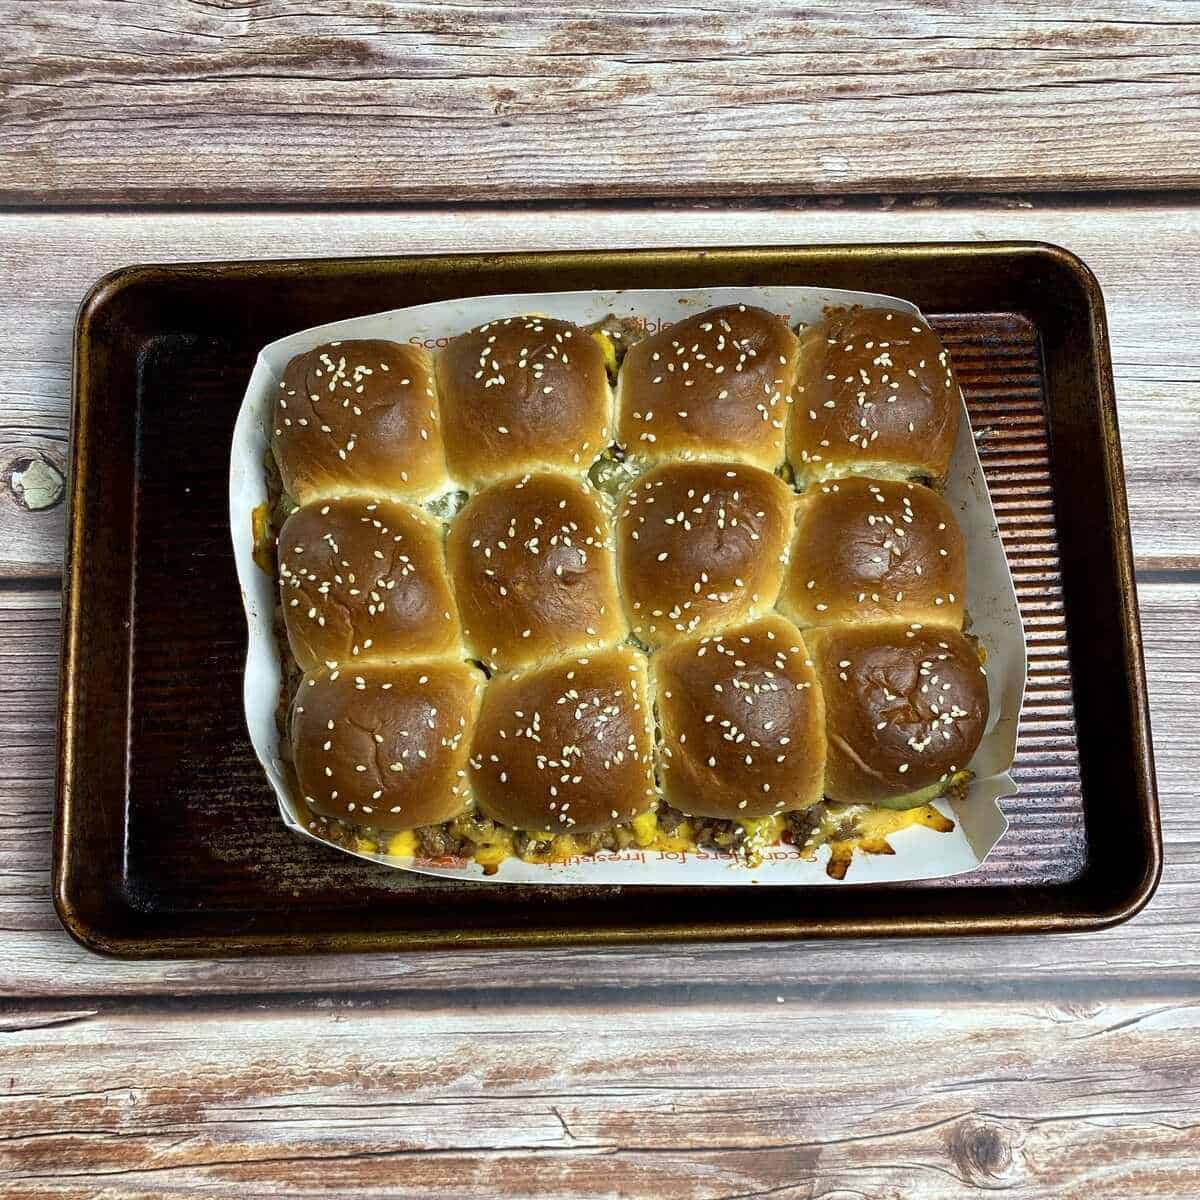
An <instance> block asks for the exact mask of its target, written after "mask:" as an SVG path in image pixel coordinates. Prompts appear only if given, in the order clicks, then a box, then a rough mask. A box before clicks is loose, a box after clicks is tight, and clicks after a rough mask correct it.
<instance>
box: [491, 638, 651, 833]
mask: <svg viewBox="0 0 1200 1200" xmlns="http://www.w3.org/2000/svg"><path fill="white" fill-rule="evenodd" d="M652 747H653V735H652V733H651V712H650V702H649V700H648V698H647V685H646V660H645V657H644V656H643V655H641V654H639V653H638V652H637V651H635V650H632V649H630V648H629V647H628V646H618V647H615V648H614V649H611V650H605V651H601V652H600V653H599V654H594V655H589V656H584V657H581V658H570V659H558V660H556V661H555V662H553V663H550V664H548V665H546V666H543V667H540V668H538V669H536V670H533V671H529V672H526V673H523V674H519V675H504V676H498V677H497V678H495V679H493V680H492V681H491V682H490V683H489V684H488V689H487V694H486V696H485V697H484V701H483V707H482V709H481V711H480V713H479V721H478V723H477V725H476V727H475V739H474V742H473V744H472V748H471V785H472V787H473V789H474V792H475V798H476V800H477V802H478V803H479V806H480V807H481V808H482V809H483V811H484V812H485V813H487V815H488V816H490V817H492V818H493V819H495V820H497V821H502V822H504V824H506V825H510V826H512V827H513V828H515V829H526V830H532V831H541V832H552V833H572V832H574V833H591V832H594V831H595V830H598V829H605V828H607V827H609V826H610V825H613V824H614V823H616V822H620V821H628V820H630V819H632V818H633V817H635V816H637V814H638V813H640V812H643V811H644V810H645V809H647V808H648V807H649V806H650V803H651V801H652V800H653V799H654V795H655V791H654V775H653V770H652Z"/></svg>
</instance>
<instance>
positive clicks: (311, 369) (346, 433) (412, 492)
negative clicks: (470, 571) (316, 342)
mask: <svg viewBox="0 0 1200 1200" xmlns="http://www.w3.org/2000/svg"><path fill="white" fill-rule="evenodd" d="M271 445H272V448H273V450H274V453H275V460H276V462H277V463H278V464H279V474H280V476H281V477H282V480H283V488H284V491H285V492H287V494H288V495H289V496H291V497H292V498H293V499H294V500H296V501H297V503H299V504H306V503H308V502H309V501H311V500H317V499H320V498H321V497H322V496H329V495H345V494H346V493H347V492H355V491H359V492H369V493H372V494H378V493H391V494H393V495H404V496H415V497H422V496H428V495H432V494H433V493H435V492H439V491H444V490H445V489H446V488H447V487H449V482H450V481H449V478H448V476H447V475H446V462H445V456H444V454H443V452H442V434H441V424H440V421H439V419H438V407H437V401H436V399H435V397H434V391H433V359H432V358H431V357H430V355H429V352H428V351H427V350H424V349H422V348H421V347H420V346H408V345H401V344H399V343H396V342H382V341H372V340H368V341H346V342H327V343H326V344H325V345H323V346H318V347H316V349H315V350H309V351H307V352H306V353H304V354H297V355H296V357H295V358H293V359H292V361H291V362H290V363H288V365H287V367H286V369H285V370H284V373H283V380H282V381H281V383H280V385H279V390H278V392H277V393H276V397H275V414H274V425H273V426H272V439H271Z"/></svg>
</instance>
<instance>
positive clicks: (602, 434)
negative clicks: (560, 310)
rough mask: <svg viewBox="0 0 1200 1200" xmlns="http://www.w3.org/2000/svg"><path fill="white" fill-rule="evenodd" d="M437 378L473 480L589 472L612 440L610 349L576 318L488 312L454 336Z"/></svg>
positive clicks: (454, 456) (464, 468)
mask: <svg viewBox="0 0 1200 1200" xmlns="http://www.w3.org/2000/svg"><path fill="white" fill-rule="evenodd" d="M437 379H438V393H439V396H440V398H441V406H442V417H443V420H444V424H445V439H446V460H447V462H448V464H449V467H450V473H451V474H452V475H454V476H455V477H456V478H457V479H459V480H461V481H462V482H463V483H464V484H466V485H468V486H471V487H474V486H477V485H478V484H480V483H485V482H487V481H489V480H492V479H497V478H500V477H502V476H506V475H507V476H512V475H519V474H520V473H521V472H523V471H526V470H531V469H535V468H541V467H562V468H565V469H567V470H578V471H579V472H580V473H581V474H582V473H583V472H586V471H587V469H588V467H590V466H591V464H592V461H593V460H594V459H595V458H596V456H597V455H599V454H600V453H601V452H602V451H603V450H604V448H605V447H606V446H607V445H608V443H609V441H610V428H611V425H612V391H611V389H610V388H609V385H608V375H607V373H606V371H605V368H604V351H603V350H602V349H601V348H600V345H599V343H598V342H597V341H596V340H595V339H594V338H592V337H591V336H589V335H588V334H587V333H586V332H585V331H584V330H582V329H580V328H579V327H578V326H577V325H572V324H571V323H570V322H569V321H556V320H554V319H552V318H550V317H537V316H525V317H508V318H506V319H505V320H502V321H489V322H488V323H487V324H486V325H481V326H480V327H479V328H478V329H473V330H471V332H469V333H464V334H462V335H460V336H459V337H456V338H452V339H451V341H450V344H449V345H448V346H447V347H446V348H445V349H444V350H443V351H442V352H441V353H440V354H439V355H438V358H437Z"/></svg>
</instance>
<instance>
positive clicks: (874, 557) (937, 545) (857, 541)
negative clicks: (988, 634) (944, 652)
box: [779, 476, 967, 629]
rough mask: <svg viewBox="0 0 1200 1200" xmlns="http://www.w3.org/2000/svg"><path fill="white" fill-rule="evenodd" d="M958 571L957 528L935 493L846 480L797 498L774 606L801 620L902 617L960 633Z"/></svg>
mask: <svg viewBox="0 0 1200 1200" xmlns="http://www.w3.org/2000/svg"><path fill="white" fill-rule="evenodd" d="M966 576H967V556H966V546H965V544H964V542H963V535H962V531H961V530H960V529H959V527H958V522H957V521H956V520H955V519H954V514H953V513H952V512H951V511H950V506H949V505H948V504H947V503H946V501H945V500H943V499H942V498H941V496H939V495H938V494H937V493H936V492H933V491H931V490H930V489H929V488H927V487H922V486H921V485H920V484H917V483H908V482H900V481H896V480H884V479H863V478H859V477H854V476H851V477H847V478H845V479H839V480H830V481H829V482H827V483H818V484H813V485H812V486H811V487H810V488H809V489H808V490H807V491H806V492H805V493H804V494H803V495H802V496H801V497H800V502H799V504H798V506H797V515H796V534H795V540H794V541H793V544H792V552H791V559H790V562H789V564H788V568H787V574H786V577H785V580H784V585H783V592H782V594H781V595H780V597H779V609H780V611H781V612H783V613H785V614H786V615H787V616H788V617H790V618H791V619H792V620H793V621H795V622H796V624H797V625H801V626H804V625H832V624H835V623H838V622H842V621H845V622H849V623H855V622H863V621H881V620H904V621H917V622H920V623H922V624H926V625H934V624H937V625H953V626H954V627H955V628H956V629H960V628H962V622H963V595H964V592H965V591H966Z"/></svg>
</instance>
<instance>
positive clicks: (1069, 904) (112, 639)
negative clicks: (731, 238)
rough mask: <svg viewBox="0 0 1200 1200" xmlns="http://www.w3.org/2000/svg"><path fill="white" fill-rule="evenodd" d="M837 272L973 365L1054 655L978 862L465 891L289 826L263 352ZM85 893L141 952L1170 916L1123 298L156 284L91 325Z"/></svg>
mask: <svg viewBox="0 0 1200 1200" xmlns="http://www.w3.org/2000/svg"><path fill="white" fill-rule="evenodd" d="M718 284H730V285H736V284H741V285H761V284H813V285H821V286H826V287H834V288H855V289H861V290H866V291H878V292H887V293H892V294H894V295H897V296H904V297H906V298H908V299H910V300H912V301H914V302H915V303H916V304H918V305H919V306H920V307H921V308H922V310H923V311H924V312H925V313H927V314H928V315H929V317H930V319H931V320H932V322H933V324H934V326H935V327H936V328H937V330H938V332H939V333H940V334H941V335H942V337H943V338H944V339H945V341H946V344H947V345H948V347H949V348H950V351H951V354H952V357H953V360H954V363H955V365H956V367H957V369H958V373H959V377H960V379H961V381H962V384H963V389H964V392H965V394H966V397H967V403H968V407H969V410H970V414H971V422H972V425H973V427H974V429H975V432H976V435H977V437H978V439H979V446H980V452H981V457H982V461H983V466H984V471H985V473H986V475H987V480H988V484H989V486H990V488H991V492H992V497H993V499H994V501H995V506H996V512H997V515H998V520H999V524H1000V529H1001V532H1002V535H1003V538H1004V543H1005V547H1006V550H1007V552H1008V554H1009V557H1010V561H1011V563H1012V568H1013V574H1014V577H1015V580H1016V584H1017V592H1018V597H1019V600H1020V604H1021V611H1022V615H1023V618H1024V621H1025V627H1026V633H1027V637H1028V643H1029V658H1030V671H1029V689H1028V695H1027V698H1026V701H1025V708H1024V712H1023V715H1022V720H1021V727H1020V742H1019V747H1018V752H1017V760H1016V764H1015V767H1014V770H1013V774H1014V776H1015V778H1016V779H1017V781H1018V783H1019V786H1020V789H1021V790H1020V794H1019V795H1018V796H1016V797H1014V798H1012V799H1010V800H1007V801H1005V802H1004V807H1005V809H1006V811H1007V814H1008V817H1009V820H1010V822H1011V827H1010V829H1009V831H1008V833H1007V835H1006V836H1005V838H1004V839H1003V840H1002V841H1001V843H1000V844H999V845H998V846H997V847H996V849H995V850H994V851H993V853H992V855H991V856H990V857H989V858H988V860H987V861H986V862H985V863H984V865H983V866H982V867H980V868H979V869H978V870H976V871H974V872H972V873H971V874H969V875H965V876H960V877H958V878H954V879H947V880H938V881H934V882H925V883H916V884H890V885H881V886H873V887H852V886H850V887H836V888H831V887H825V888H792V887H788V888H782V887H781V888H771V887H760V888H718V887H714V888H657V887H656V888H653V889H643V888H639V887H631V886H622V887H615V886H614V887H571V886H555V887H542V888H538V887H529V886H508V885H506V886H487V885H474V884H464V883H460V882H453V881H447V880H441V879H434V878H428V877H424V876H418V875H412V874H408V873H405V872H398V871H392V870H389V869H387V868H384V867H377V866H374V865H372V864H370V863H366V862H363V861H360V860H358V859H354V858H351V857H348V856H346V855H344V854H341V853H339V852H337V851H336V850H332V849H327V848H324V847H322V846H320V845H317V844H314V843H312V842H308V841H306V840H303V839H301V838H299V837H296V836H295V835H294V834H292V833H289V832H288V831H287V830H286V829H285V828H284V826H283V824H282V823H281V822H280V820H279V815H278V809H277V806H276V802H275V797H274V795H273V794H272V792H271V789H270V787H269V786H268V784H267V781H266V779H265V778H264V777H263V774H262V772H261V770H260V768H259V766H258V763H257V761H256V760H255V757H254V752H253V750H252V749H251V746H250V742H249V739H248V737H247V734H246V730H245V728H244V725H243V716H242V703H241V684H242V659H243V654H244V651H245V641H246V633H245V624H244V621H243V617H242V611H241V599H240V595H239V592H238V586H237V580H236V578H235V576H234V565H233V555H232V551H231V547H230V540H229V531H228V528H227V516H226V514H227V503H226V500H227V468H228V456H229V442H230V435H231V433H232V430H233V423H234V418H235V416H236V414H237V411H238V406H239V404H240V401H241V398H242V394H243V391H244V389H245V385H246V380H247V378H248V376H249V372H250V369H251V366H252V364H253V362H254V359H255V355H256V353H257V351H258V349H259V347H261V346H262V345H264V344H265V343H267V342H270V341H272V340H274V339H275V338H278V337H281V336H282V335H284V334H286V333H289V332H292V331H294V330H297V329H302V328H305V327H306V326H310V325H316V324H320V323H322V322H326V321H334V320H339V319H341V318H344V317H353V316H358V315H361V314H363V313H370V312H375V311H378V310H381V309H388V308H395V307H400V306H404V305H412V304H421V303H425V302H426V301H432V300H445V299H451V298H455V297H461V296H468V295H480V294H486V293H500V292H524V291H555V290H576V289H605V290H611V289H614V288H620V287H664V286H672V287H699V286H711V285H718ZM74 390H75V396H74V401H75V402H74V416H73V425H72V464H73V469H72V475H71V515H70V530H69V536H68V543H67V563H66V582H65V592H64V599H63V606H64V636H63V650H62V674H61V681H62V682H61V699H60V710H59V721H60V741H59V772H58V798H57V799H58V808H57V823H56V830H55V858H54V894H55V901H56V905H57V908H58V913H59V916H60V917H61V919H62V921H63V923H64V925H66V927H67V929H68V930H70V932H71V933H72V934H73V935H74V936H75V937H76V938H78V939H79V940H80V941H81V942H82V943H83V944H84V945H86V946H89V947H91V948H92V949H95V950H98V951H104V952H108V953H111V954H118V955H124V956H130V957H157V956H177V955H231V954H247V953H271V952H293V953H295V952H309V951H358V950H400V949H413V948H419V947H426V948H427V947H452V946H462V947H479V946H535V945H536V946H543V945H561V944H564V943H593V944H595V943H609V942H626V943H628V942H655V941H659V942H665V941H683V940H708V939H732V938H802V937H846V936H856V935H874V936H878V935H906V934H982V933H1013V932H1031V931H1043V930H1046V931H1048V930H1078V929H1095V928H1098V927H1101V926H1105V925H1109V924H1112V923H1115V922H1117V921H1121V920H1123V919H1125V918H1127V917H1129V916H1131V915H1132V914H1133V913H1135V912H1136V911H1137V910H1138V909H1139V908H1140V907H1141V906H1142V905H1143V904H1145V903H1146V901H1147V900H1148V899H1149V897H1150V896H1151V894H1152V893H1153V891H1154V888H1155V886H1156V884H1157V881H1158V876H1159V872H1160V868H1161V854H1162V851H1161V842H1160V836H1159V825H1158V810H1157V801H1156V797H1155V790H1154V774H1153V761H1152V754H1151V746H1150V729H1149V723H1148V715H1147V704H1146V687H1145V678H1144V673H1143V666H1142V648H1141V638H1140V633H1139V629H1138V617H1137V606H1136V596H1135V591H1134V582H1133V568H1132V558H1131V553H1130V545H1129V527H1128V514H1127V512H1126V505H1125V491H1124V478H1123V472H1122V465H1121V454H1120V448H1119V443H1118V437H1117V415H1116V406H1115V403H1114V399H1113V385H1112V370H1111V365H1110V362H1109V349H1108V333H1107V328H1106V325H1105V318H1104V306H1103V301H1102V299H1101V295H1100V290H1099V288H1098V286H1097V284H1096V281H1095V279H1094V278H1093V276H1092V275H1091V273H1090V272H1089V271H1088V270H1087V268H1086V267H1085V266H1084V265H1083V264H1082V263H1081V262H1080V261H1079V260H1078V259H1076V258H1075V257H1074V256H1072V255H1071V254H1069V253H1067V252H1066V251H1063V250H1060V249H1057V248H1055V247H1052V246H1045V245H1038V244H1026V243H1016V244H984V245H975V244H971V245H956V244H929V245H892V246H821V247H771V248H751V249H709V250H694V249H693V250H653V251H603V252H597V251H587V252H570V253H553V254H501V255H441V256H432V257H419V258H378V259H342V260H314V261H291V262H251V263H217V264H211V263H210V264H189V265H176V266H140V267H130V268H127V269H125V270H121V271H117V272H115V273H114V274H112V275H109V276H107V277H106V278H104V279H102V280H101V281H100V282H99V283H98V284H96V286H95V287H94V288H93V289H92V291H91V292H90V293H89V295H88V296H87V298H86V299H85V300H84V302H83V305H82V308H81V310H80V314H79V319H78V324H77V327H76V341H75V379H74Z"/></svg>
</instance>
